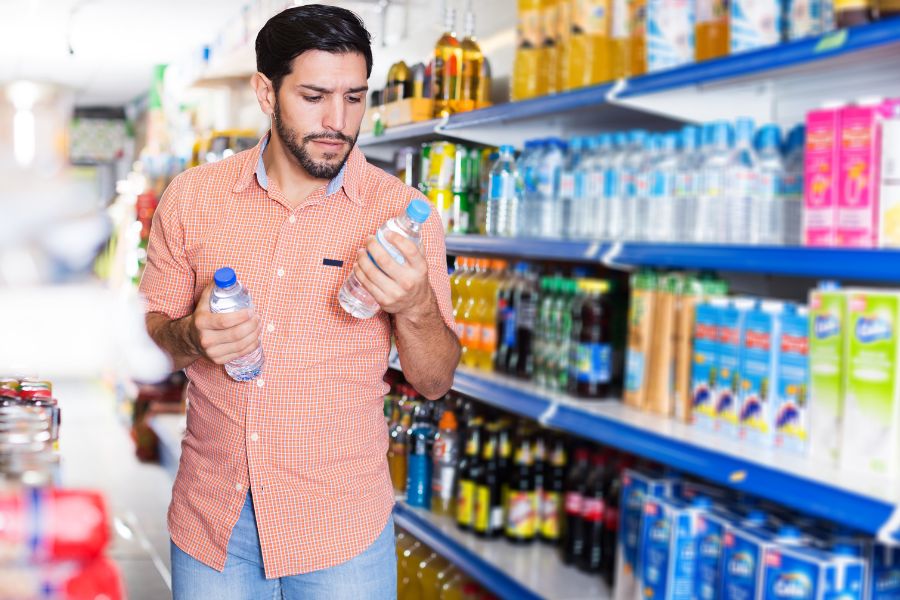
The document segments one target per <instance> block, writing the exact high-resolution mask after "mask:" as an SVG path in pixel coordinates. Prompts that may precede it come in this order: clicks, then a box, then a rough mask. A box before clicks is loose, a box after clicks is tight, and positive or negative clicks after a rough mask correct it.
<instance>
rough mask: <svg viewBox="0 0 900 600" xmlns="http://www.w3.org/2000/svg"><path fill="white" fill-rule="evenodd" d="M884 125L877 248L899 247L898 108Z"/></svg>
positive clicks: (891, 109)
mask: <svg viewBox="0 0 900 600" xmlns="http://www.w3.org/2000/svg"><path fill="white" fill-rule="evenodd" d="M885 112H886V113H887V118H886V119H885V120H884V121H882V124H881V146H880V154H881V164H880V169H879V170H880V173H879V180H880V186H879V190H878V214H879V218H878V245H879V246H880V247H882V248H898V247H900V113H898V109H897V107H896V106H891V105H889V106H888V107H887V109H886V110H885Z"/></svg>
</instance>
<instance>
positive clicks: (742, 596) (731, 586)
mask: <svg viewBox="0 0 900 600" xmlns="http://www.w3.org/2000/svg"><path fill="white" fill-rule="evenodd" d="M772 544H773V542H772V536H771V534H770V533H768V532H767V531H765V530H764V529H762V528H758V527H744V526H732V527H730V528H729V529H728V531H726V533H725V535H724V537H723V538H722V567H721V568H722V578H721V588H720V594H721V595H720V596H719V597H720V598H722V600H756V599H757V598H760V595H759V593H760V590H761V589H762V558H763V553H764V552H765V550H766V548H767V547H768V546H770V545H772Z"/></svg>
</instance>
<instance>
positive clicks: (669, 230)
mask: <svg viewBox="0 0 900 600" xmlns="http://www.w3.org/2000/svg"><path fill="white" fill-rule="evenodd" d="M679 138H680V135H679V134H677V133H667V134H665V135H663V136H662V139H661V140H660V141H659V147H660V150H659V156H658V157H657V159H656V161H655V162H654V163H653V170H652V172H651V177H650V189H649V191H648V193H647V202H646V203H645V205H644V207H645V210H646V213H645V215H644V221H643V222H644V227H645V234H646V239H648V240H652V241H655V242H668V241H670V240H672V239H674V236H675V226H676V224H675V220H676V215H675V177H676V174H677V172H678V160H679V155H678V140H679Z"/></svg>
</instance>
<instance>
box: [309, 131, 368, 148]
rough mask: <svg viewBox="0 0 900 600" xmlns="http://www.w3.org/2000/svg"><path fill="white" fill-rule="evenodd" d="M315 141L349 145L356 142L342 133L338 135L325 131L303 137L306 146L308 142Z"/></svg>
mask: <svg viewBox="0 0 900 600" xmlns="http://www.w3.org/2000/svg"><path fill="white" fill-rule="evenodd" d="M317 140H334V141H338V142H344V143H347V144H351V145H352V144H353V143H354V142H355V141H356V140H354V139H353V138H352V137H350V136H348V135H344V134H343V133H339V132H336V131H335V132H331V133H329V132H327V131H323V132H321V133H310V134H308V135H305V136H303V143H304V144H306V143H308V142H314V141H317Z"/></svg>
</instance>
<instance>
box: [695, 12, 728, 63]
mask: <svg viewBox="0 0 900 600" xmlns="http://www.w3.org/2000/svg"><path fill="white" fill-rule="evenodd" d="M695 10H696V24H695V25H694V44H695V45H694V58H696V59H697V60H698V61H700V60H709V59H710V58H718V57H720V56H725V55H726V54H728V1H727V0H697V4H696V9H695Z"/></svg>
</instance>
